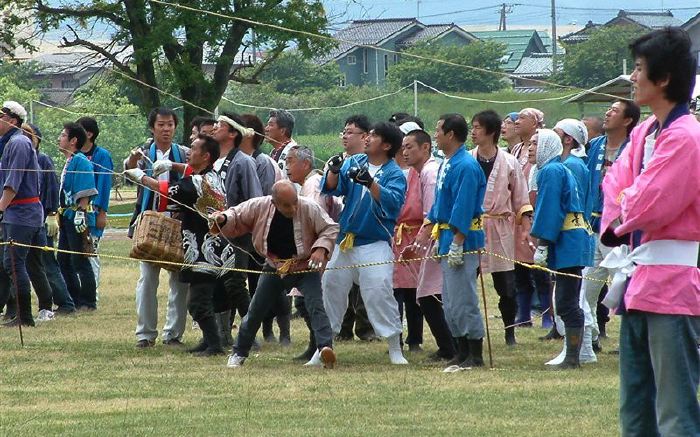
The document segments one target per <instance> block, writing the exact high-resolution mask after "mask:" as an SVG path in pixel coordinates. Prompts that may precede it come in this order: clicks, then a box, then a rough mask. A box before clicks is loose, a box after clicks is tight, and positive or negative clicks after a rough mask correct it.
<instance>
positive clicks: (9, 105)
mask: <svg viewBox="0 0 700 437" xmlns="http://www.w3.org/2000/svg"><path fill="white" fill-rule="evenodd" d="M2 109H3V112H9V113H10V114H12V115H16V116H17V117H19V118H21V119H22V120H23V121H26V120H27V110H26V109H24V107H23V106H22V105H20V104H19V103H17V102H15V101H13V100H8V101H6V102H5V103H3V104H2Z"/></svg>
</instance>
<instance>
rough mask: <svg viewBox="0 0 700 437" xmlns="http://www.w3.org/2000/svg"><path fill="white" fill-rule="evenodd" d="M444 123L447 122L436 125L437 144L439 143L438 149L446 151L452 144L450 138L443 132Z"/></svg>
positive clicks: (440, 121)
mask: <svg viewBox="0 0 700 437" xmlns="http://www.w3.org/2000/svg"><path fill="white" fill-rule="evenodd" d="M444 123H445V120H438V122H437V124H436V125H435V143H437V146H438V149H440V150H445V146H447V145H448V144H449V143H450V136H449V135H445V133H444V132H443V131H442V125H443V124H444ZM450 133H451V132H450Z"/></svg>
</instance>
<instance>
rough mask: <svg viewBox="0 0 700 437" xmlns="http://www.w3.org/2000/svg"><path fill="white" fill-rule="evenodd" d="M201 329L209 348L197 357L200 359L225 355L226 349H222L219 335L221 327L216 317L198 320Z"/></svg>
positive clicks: (198, 353)
mask: <svg viewBox="0 0 700 437" xmlns="http://www.w3.org/2000/svg"><path fill="white" fill-rule="evenodd" d="M197 323H199V327H200V329H201V330H202V335H203V336H204V340H205V341H206V342H207V348H206V349H204V350H203V351H201V352H197V353H196V355H197V356H200V357H209V356H212V355H223V354H224V349H223V348H222V347H221V336H220V335H219V325H218V324H217V323H216V319H215V318H214V317H206V318H204V319H201V320H198V321H197Z"/></svg>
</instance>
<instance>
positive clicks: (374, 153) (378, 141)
mask: <svg viewBox="0 0 700 437" xmlns="http://www.w3.org/2000/svg"><path fill="white" fill-rule="evenodd" d="M389 147H390V146H389V145H388V144H385V143H384V140H383V139H382V137H381V136H379V135H378V134H377V133H376V132H374V129H372V130H371V131H369V136H368V137H367V141H366V144H365V153H366V154H367V156H370V157H379V156H382V155H386V152H387V150H389Z"/></svg>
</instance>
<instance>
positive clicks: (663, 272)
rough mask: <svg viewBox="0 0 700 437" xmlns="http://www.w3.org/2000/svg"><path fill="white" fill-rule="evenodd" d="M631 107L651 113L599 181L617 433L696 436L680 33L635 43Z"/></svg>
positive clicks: (684, 52)
mask: <svg viewBox="0 0 700 437" xmlns="http://www.w3.org/2000/svg"><path fill="white" fill-rule="evenodd" d="M630 48H631V50H632V54H633V56H634V58H635V69H634V72H633V73H632V76H631V80H632V84H633V89H634V98H635V101H636V102H637V103H638V104H640V105H646V106H648V107H649V109H650V110H651V112H652V113H653V115H652V116H650V117H649V118H648V119H647V120H646V121H645V122H644V123H642V124H640V125H639V126H638V127H637V128H635V129H634V130H633V131H632V133H631V135H630V142H629V145H628V146H627V147H626V148H625V150H624V151H623V152H622V155H621V156H620V158H619V159H618V160H617V161H616V162H615V163H614V164H613V165H612V167H610V170H608V172H607V173H606V175H605V179H604V181H603V195H604V204H603V216H602V220H601V234H602V235H601V243H602V244H605V245H606V246H612V245H619V244H622V245H621V246H617V247H615V248H614V249H613V250H612V252H611V253H610V254H609V255H608V256H607V257H606V258H605V260H604V261H603V263H602V264H601V265H604V266H605V267H608V268H613V269H615V275H614V277H613V283H612V284H611V285H610V289H609V291H608V294H607V295H606V297H605V299H604V303H606V304H607V305H608V306H609V307H616V306H617V307H618V310H619V312H620V313H621V314H622V322H621V327H620V422H621V426H622V435H624V436H632V435H635V436H636V435H651V436H658V435H662V436H691V435H693V436H697V435H700V405H699V404H698V397H697V393H698V380H699V378H700V354H698V339H699V338H700V269H699V268H698V265H699V263H700V255H699V253H700V124H698V122H697V120H695V118H694V117H693V116H692V115H691V114H690V113H689V110H688V101H689V100H690V95H691V91H692V90H693V86H694V82H695V74H696V73H695V72H696V69H697V58H696V57H695V55H694V54H693V53H692V52H691V41H690V38H689V37H688V34H687V33H686V32H685V31H683V30H681V29H680V28H672V27H671V28H664V29H661V30H656V31H653V32H651V33H649V34H647V35H644V36H642V37H640V38H639V39H637V40H635V41H634V42H633V43H632V44H631V45H630Z"/></svg>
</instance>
